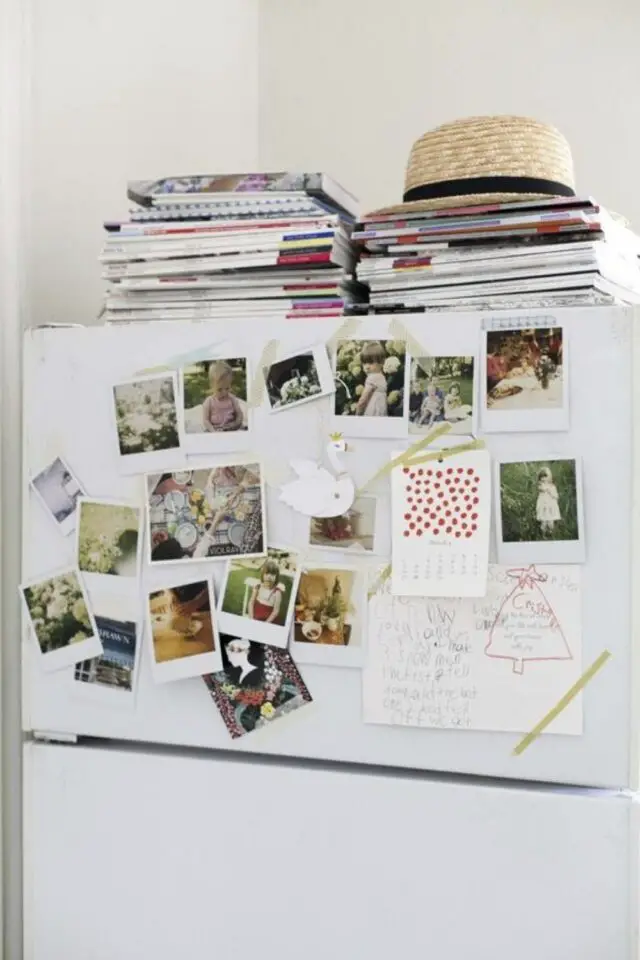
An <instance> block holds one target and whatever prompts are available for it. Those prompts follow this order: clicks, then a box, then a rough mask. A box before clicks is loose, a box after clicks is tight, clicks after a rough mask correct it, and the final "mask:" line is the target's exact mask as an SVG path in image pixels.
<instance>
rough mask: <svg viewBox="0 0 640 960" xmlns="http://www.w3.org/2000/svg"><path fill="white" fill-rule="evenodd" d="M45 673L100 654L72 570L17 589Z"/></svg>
mask: <svg viewBox="0 0 640 960" xmlns="http://www.w3.org/2000/svg"><path fill="white" fill-rule="evenodd" d="M20 591H21V594H22V597H23V600H24V602H25V606H26V611H27V615H28V618H29V622H30V625H31V629H32V631H33V634H34V636H35V638H36V640H37V642H38V648H39V650H40V653H41V654H42V663H43V665H44V668H45V669H46V670H60V669H62V668H64V667H68V666H72V665H73V664H75V663H79V662H80V661H81V660H85V659H87V657H97V656H99V655H100V654H101V653H102V644H101V642H100V638H99V636H98V631H97V629H96V625H95V622H94V620H93V617H92V615H91V613H90V610H89V604H88V601H87V597H86V594H85V592H84V589H83V586H82V584H81V582H80V578H79V577H78V574H77V573H76V571H75V570H65V571H63V572H61V573H59V574H55V575H53V576H50V577H46V578H45V579H42V580H36V581H33V582H31V583H28V584H25V585H23V586H22V587H21V588H20Z"/></svg>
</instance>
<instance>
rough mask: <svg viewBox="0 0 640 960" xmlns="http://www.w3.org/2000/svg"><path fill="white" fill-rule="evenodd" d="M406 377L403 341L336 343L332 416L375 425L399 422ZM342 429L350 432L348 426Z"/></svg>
mask: <svg viewBox="0 0 640 960" xmlns="http://www.w3.org/2000/svg"><path fill="white" fill-rule="evenodd" d="M405 377H406V344H405V342H404V340H339V341H338V344H337V350H336V360H335V385H336V393H335V401H334V415H335V416H336V417H350V418H355V417H357V418H362V419H363V420H369V419H371V420H373V419H375V420H377V421H378V422H381V421H385V420H390V419H392V418H393V419H398V420H399V419H402V417H403V415H404V400H405V393H406V389H405ZM344 429H345V430H347V431H349V432H353V431H352V429H351V426H350V427H344ZM357 430H358V432H359V431H360V428H357ZM368 432H369V431H367V433H368ZM394 432H395V431H394ZM380 435H384V433H381V434H380Z"/></svg>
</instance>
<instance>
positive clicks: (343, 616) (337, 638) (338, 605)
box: [290, 564, 366, 667]
mask: <svg viewBox="0 0 640 960" xmlns="http://www.w3.org/2000/svg"><path fill="white" fill-rule="evenodd" d="M365 579H366V577H365V572H364V571H362V570H358V569H357V568H355V567H348V566H343V565H340V566H338V565H335V566H330V565H328V564H317V565H316V566H313V567H311V566H309V567H308V568H305V569H304V570H303V571H302V575H301V577H300V583H299V585H298V593H297V596H296V605H295V622H294V625H293V633H292V639H291V648H290V649H291V653H292V655H293V657H294V658H295V660H296V662H297V663H313V664H318V665H319V666H328V667H362V666H363V664H364V639H365V615H366V591H365Z"/></svg>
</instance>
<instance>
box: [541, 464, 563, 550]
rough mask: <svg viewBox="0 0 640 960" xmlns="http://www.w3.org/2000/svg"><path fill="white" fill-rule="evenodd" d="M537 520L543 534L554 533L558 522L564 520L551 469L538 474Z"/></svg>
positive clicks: (545, 469)
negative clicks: (554, 527)
mask: <svg viewBox="0 0 640 960" xmlns="http://www.w3.org/2000/svg"><path fill="white" fill-rule="evenodd" d="M536 520H537V521H538V523H539V524H540V530H541V532H542V533H543V534H548V535H549V536H550V535H551V534H552V533H553V526H554V524H555V523H556V521H557V520H562V517H561V515H560V507H559V506H558V488H557V487H556V485H555V483H554V482H553V474H552V473H551V470H550V469H549V467H543V468H542V470H541V471H540V472H539V473H538V500H537V502H536Z"/></svg>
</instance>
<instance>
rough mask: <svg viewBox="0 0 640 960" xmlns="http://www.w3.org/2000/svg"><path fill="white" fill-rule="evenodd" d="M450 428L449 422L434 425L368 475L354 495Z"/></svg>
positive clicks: (409, 458)
mask: <svg viewBox="0 0 640 960" xmlns="http://www.w3.org/2000/svg"><path fill="white" fill-rule="evenodd" d="M450 429H451V424H450V423H443V424H442V426H440V427H436V429H435V430H432V431H431V433H429V434H428V435H427V436H426V437H422V439H421V440H418V441H416V443H412V444H411V446H410V447H409V448H408V449H407V450H405V451H404V453H400V454H398V456H397V457H394V458H393V460H389V462H388V463H385V465H384V467H380V469H379V470H376V472H375V473H374V474H373V476H372V477H369V479H368V480H367V481H366V482H365V483H364V484H363V485H362V486H361V487H360V489H359V490H358V491H357V492H356V496H357V494H359V493H362V491H363V490H366V488H367V487H368V486H369V485H370V484H372V483H374V482H375V481H376V480H379V479H380V477H384V476H385V475H386V474H387V473H390V472H391V471H392V470H394V469H395V468H396V467H398V466H400V464H403V463H408V462H409V461H410V460H411V458H412V457H413V455H414V454H416V453H420V451H421V450H424V448H425V447H428V446H429V444H430V443H432V441H433V440H437V438H438V437H441V436H442V435H443V433H448V432H449V430H450Z"/></svg>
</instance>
